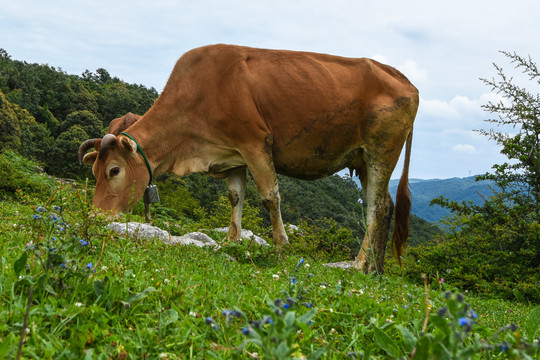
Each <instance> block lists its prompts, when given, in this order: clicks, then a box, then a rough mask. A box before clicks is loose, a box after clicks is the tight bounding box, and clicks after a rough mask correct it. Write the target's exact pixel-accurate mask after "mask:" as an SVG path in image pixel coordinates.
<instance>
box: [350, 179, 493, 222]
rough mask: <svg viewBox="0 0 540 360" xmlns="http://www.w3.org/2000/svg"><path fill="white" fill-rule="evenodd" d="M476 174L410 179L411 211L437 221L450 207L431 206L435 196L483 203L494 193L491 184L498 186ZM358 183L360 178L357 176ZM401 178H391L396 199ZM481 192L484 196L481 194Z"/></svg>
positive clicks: (391, 186) (393, 197) (392, 194)
mask: <svg viewBox="0 0 540 360" xmlns="http://www.w3.org/2000/svg"><path fill="white" fill-rule="evenodd" d="M475 179H476V176H469V177H465V178H450V179H430V180H422V179H409V187H410V189H411V197H412V208H411V212H412V213H413V214H415V215H416V216H418V217H421V218H422V219H425V220H427V221H429V222H437V221H439V220H440V219H442V218H443V217H444V216H447V215H450V211H449V210H448V209H444V208H442V207H440V206H438V205H433V206H429V203H430V202H431V200H433V199H434V198H437V197H439V196H441V195H442V196H444V197H445V198H448V199H450V200H452V201H457V202H459V203H461V202H462V201H472V202H473V203H474V204H481V203H482V201H483V200H482V196H484V197H488V196H490V195H492V194H493V191H492V190H491V189H490V186H491V187H493V188H496V187H495V185H494V183H493V182H492V181H475ZM355 181H356V183H357V184H358V178H355ZM398 183H399V180H398V179H396V180H390V186H389V191H390V195H391V196H392V199H395V196H396V191H397V186H398ZM480 194H481V195H482V196H480Z"/></svg>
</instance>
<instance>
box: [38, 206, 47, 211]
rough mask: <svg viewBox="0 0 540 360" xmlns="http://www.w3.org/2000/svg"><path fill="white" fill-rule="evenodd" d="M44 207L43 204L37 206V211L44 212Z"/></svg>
mask: <svg viewBox="0 0 540 360" xmlns="http://www.w3.org/2000/svg"><path fill="white" fill-rule="evenodd" d="M45 211H46V210H45V208H44V207H43V206H38V208H37V212H45Z"/></svg>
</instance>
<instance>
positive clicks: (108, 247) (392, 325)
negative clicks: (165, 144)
mask: <svg viewBox="0 0 540 360" xmlns="http://www.w3.org/2000/svg"><path fill="white" fill-rule="evenodd" d="M40 206H41V207H40ZM56 206H58V208H57V207H56ZM89 214H91V208H90V206H89V205H88V201H87V199H86V192H85V191H84V189H81V188H79V189H74V188H71V187H69V186H64V187H61V188H59V189H58V190H56V192H55V193H54V194H53V195H52V196H51V197H50V198H49V200H47V201H43V200H36V199H34V198H32V197H30V196H25V195H24V194H22V193H19V195H18V196H17V197H16V199H5V200H4V201H2V202H1V204H0V218H1V219H2V221H0V244H1V245H2V246H1V247H0V265H1V268H0V358H11V359H15V358H19V357H20V358H24V359H128V358H131V359H188V358H195V359H213V358H216V359H222V358H264V359H272V358H273V359H286V358H303V357H307V358H318V357H324V358H327V359H342V358H362V357H363V358H371V359H387V358H411V354H414V358H415V359H423V358H426V359H428V358H436V357H437V356H438V358H441V359H444V358H456V359H457V358H463V359H466V358H489V359H491V358H527V357H529V358H534V357H535V356H538V355H539V350H538V343H537V341H536V342H535V341H534V336H535V328H534V326H533V325H535V324H536V323H535V322H534V319H533V320H531V316H529V314H531V313H533V309H534V308H535V306H534V304H517V303H512V302H507V301H502V300H497V299H484V298H480V297H476V296H474V295H472V294H470V295H469V294H466V298H465V300H464V299H463V298H462V296H461V295H458V291H457V290H456V289H452V287H451V284H445V283H442V284H439V283H437V282H436V281H435V284H434V285H433V286H432V287H433V289H426V287H424V286H422V285H418V284H411V283H407V282H405V281H404V280H403V279H402V278H401V277H399V276H376V275H364V274H362V273H360V272H357V271H354V270H343V269H336V268H329V267H326V266H323V264H322V263H321V262H320V261H319V260H318V259H313V258H311V257H310V254H309V253H305V254H303V255H301V256H302V258H300V256H290V255H289V256H287V254H286V253H278V252H276V251H275V250H274V249H273V248H261V247H257V246H255V245H248V244H243V245H238V244H231V245H229V246H226V247H224V248H221V249H220V250H215V249H212V248H202V249H201V248H197V247H193V246H169V245H166V244H164V243H162V242H161V241H158V240H155V239H144V240H134V239H131V238H127V237H126V236H123V235H118V234H114V233H111V232H110V231H109V230H107V229H106V227H105V220H104V219H102V218H99V217H91V216H89ZM36 216H37V217H38V218H36ZM132 220H133V219H132ZM135 220H136V219H135ZM231 254H232V255H233V256H234V257H235V260H234V261H233V260H231V256H230V255H231ZM301 259H302V260H301ZM389 262H390V266H393V265H392V260H389ZM449 290H450V291H449ZM441 309H446V310H445V311H444V314H441V313H440V312H441ZM472 309H474V312H472V311H471V310H472ZM426 311H428V312H429V316H428V321H427V323H426ZM473 321H474V324H473ZM509 324H515V325H512V326H508V325H509ZM531 324H532V325H531ZM531 327H533V330H527V329H530V328H531ZM531 331H532V332H531ZM536 334H537V333H536ZM19 352H20V353H19Z"/></svg>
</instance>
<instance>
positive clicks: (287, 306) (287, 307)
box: [283, 304, 291, 310]
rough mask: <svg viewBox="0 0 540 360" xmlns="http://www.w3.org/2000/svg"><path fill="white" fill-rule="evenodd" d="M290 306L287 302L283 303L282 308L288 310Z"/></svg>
mask: <svg viewBox="0 0 540 360" xmlns="http://www.w3.org/2000/svg"><path fill="white" fill-rule="evenodd" d="M290 307H291V305H289V304H283V308H284V309H285V310H288V309H289V308H290Z"/></svg>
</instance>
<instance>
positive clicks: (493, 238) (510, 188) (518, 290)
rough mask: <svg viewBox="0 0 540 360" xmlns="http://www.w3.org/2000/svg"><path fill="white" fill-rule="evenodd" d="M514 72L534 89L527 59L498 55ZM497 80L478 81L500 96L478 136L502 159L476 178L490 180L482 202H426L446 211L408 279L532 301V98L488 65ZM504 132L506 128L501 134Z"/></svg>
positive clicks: (538, 132)
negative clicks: (430, 278)
mask: <svg viewBox="0 0 540 360" xmlns="http://www.w3.org/2000/svg"><path fill="white" fill-rule="evenodd" d="M502 53H503V54H504V55H505V56H506V57H508V58H509V59H510V61H511V63H512V64H515V67H516V69H519V70H521V71H522V72H523V73H524V74H525V75H527V76H528V78H529V81H534V82H536V83H537V84H540V73H539V72H538V69H537V67H536V64H535V63H534V62H533V61H532V59H531V58H528V59H527V58H523V57H520V56H519V55H517V54H516V53H509V52H502ZM494 66H495V69H496V71H497V77H496V78H492V79H491V80H486V79H481V80H482V81H483V82H484V83H485V84H486V85H488V86H489V87H490V88H491V90H492V91H494V92H496V93H497V94H499V95H500V96H501V100H499V101H498V102H489V103H488V104H486V105H485V106H484V109H485V110H486V111H488V112H489V113H491V114H497V115H498V118H496V119H488V120H486V121H487V122H489V123H494V124H496V125H497V127H498V129H497V130H495V129H490V130H489V131H486V130H478V131H479V132H480V133H481V134H483V135H485V136H488V137H489V138H490V139H492V140H495V141H497V143H498V144H499V145H501V146H502V149H501V153H502V154H504V155H505V156H506V157H507V158H508V161H507V162H505V163H503V164H497V165H494V166H493V169H494V172H493V173H487V174H484V175H482V176H478V177H477V180H485V179H489V180H492V181H494V183H495V185H497V186H498V187H499V188H500V189H501V190H500V191H495V190H493V194H492V195H491V196H487V194H485V195H486V196H485V197H484V200H485V201H484V203H483V204H481V205H474V204H472V203H466V202H462V203H461V204H459V203H457V202H453V201H449V200H448V199H444V198H442V197H440V198H438V199H434V200H433V201H432V204H433V203H435V204H438V205H441V206H443V207H446V208H448V209H450V210H451V211H452V214H453V217H451V218H449V219H448V220H447V222H448V224H447V225H448V229H449V232H448V233H447V234H446V236H445V237H444V238H443V239H440V240H439V241H437V242H435V243H432V244H430V245H428V246H425V247H424V246H422V247H420V248H418V249H414V250H413V251H411V253H410V255H411V256H410V260H412V261H410V262H409V265H408V272H409V274H414V276H418V275H419V273H424V272H427V273H431V274H434V275H435V274H443V273H444V278H445V279H447V280H449V282H450V283H452V284H453V285H456V286H459V287H462V288H468V289H472V290H476V291H481V292H489V293H492V294H496V295H497V296H504V297H508V298H517V299H518V300H524V299H525V298H528V299H531V300H534V301H539V300H540V288H539V287H538V282H539V281H540V221H539V220H540V219H539V217H540V214H539V210H540V209H539V202H540V121H539V116H540V95H539V94H537V93H536V94H535V93H532V92H530V91H529V90H527V89H526V88H525V87H522V86H519V85H517V84H516V81H517V80H514V78H513V77H509V76H507V75H506V73H505V72H504V71H503V69H502V67H500V66H498V65H496V64H494ZM504 130H507V131H508V130H509V132H505V131H504Z"/></svg>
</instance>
